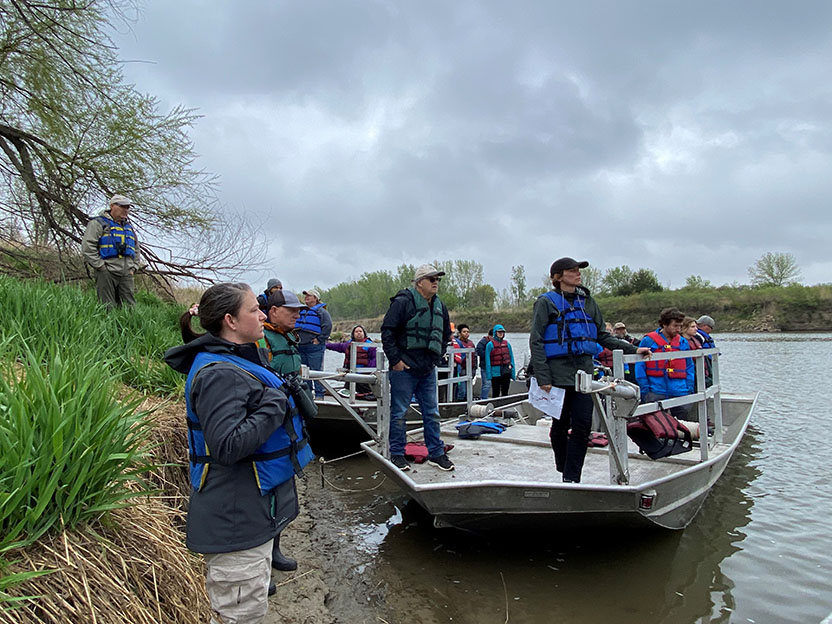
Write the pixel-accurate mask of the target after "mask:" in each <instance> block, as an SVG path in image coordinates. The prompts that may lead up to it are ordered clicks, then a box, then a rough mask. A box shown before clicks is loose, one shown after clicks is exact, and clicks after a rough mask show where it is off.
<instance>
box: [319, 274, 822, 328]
mask: <svg viewBox="0 0 832 624" xmlns="http://www.w3.org/2000/svg"><path fill="white" fill-rule="evenodd" d="M440 297H441V293H440ZM598 303H599V305H600V307H601V311H602V312H603V314H604V320H605V321H609V322H610V323H617V322H619V321H623V322H624V323H626V324H627V329H628V330H629V331H630V332H631V333H644V332H648V331H650V330H652V329H654V328H655V327H656V324H657V322H658V317H659V313H660V312H661V310H662V309H663V308H667V307H677V308H679V309H680V310H682V311H683V312H684V313H685V314H688V315H689V316H693V317H694V318H696V317H699V316H700V315H702V314H707V315H709V316H712V317H713V318H714V319H715V320H716V323H717V327H716V331H717V332H781V331H828V330H829V328H830V327H832V286H830V285H822V286H787V287H784V288H747V287H738V288H727V287H723V288H709V289H704V290H687V289H682V290H669V291H663V292H657V293H644V294H639V295H631V296H629V297H599V298H598ZM532 305H533V304H532V303H529V304H528V305H526V306H524V307H521V308H514V309H510V310H500V311H492V310H489V311H485V310H482V311H480V310H475V311H451V321H453V322H454V323H455V324H459V323H466V324H467V325H468V326H470V327H471V331H472V332H475V333H484V332H486V331H488V329H489V328H491V327H493V326H494V325H495V324H496V323H500V324H502V325H503V326H504V327H505V328H506V330H507V331H510V332H527V331H530V329H531V319H532ZM382 318H383V317H382V316H378V317H375V318H368V319H358V320H352V319H350V320H344V319H337V320H334V321H333V326H334V329H335V330H337V331H342V332H345V333H347V334H348V333H349V331H350V330H351V329H352V327H354V326H355V325H356V324H360V325H363V326H364V328H365V329H366V330H367V331H368V332H378V331H381V321H382Z"/></svg>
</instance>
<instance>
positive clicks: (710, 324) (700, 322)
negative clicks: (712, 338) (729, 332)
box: [696, 314, 716, 327]
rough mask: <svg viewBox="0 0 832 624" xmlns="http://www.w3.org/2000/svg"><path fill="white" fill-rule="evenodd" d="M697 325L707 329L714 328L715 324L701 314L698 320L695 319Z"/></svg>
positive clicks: (712, 320) (708, 317)
mask: <svg viewBox="0 0 832 624" xmlns="http://www.w3.org/2000/svg"><path fill="white" fill-rule="evenodd" d="M696 324H697V325H707V326H708V327H716V322H715V321H714V319H713V318H711V317H710V316H708V315H707V314H703V315H702V316H700V317H699V318H698V319H696Z"/></svg>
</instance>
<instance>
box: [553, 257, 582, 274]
mask: <svg viewBox="0 0 832 624" xmlns="http://www.w3.org/2000/svg"><path fill="white" fill-rule="evenodd" d="M588 266H589V262H587V261H586V260H582V261H580V262H578V261H577V260H575V259H573V258H558V259H557V260H555V261H554V262H553V263H552V266H551V268H550V269H549V277H554V276H555V273H561V272H563V271H567V270H569V269H574V268H576V267H577V268H579V269H585V268H587V267H588Z"/></svg>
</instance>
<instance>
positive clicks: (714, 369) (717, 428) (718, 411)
mask: <svg viewBox="0 0 832 624" xmlns="http://www.w3.org/2000/svg"><path fill="white" fill-rule="evenodd" d="M711 374H712V375H713V379H714V386H715V387H716V393H715V394H714V443H715V444H719V443H720V442H722V396H721V391H722V385H721V383H720V381H719V353H714V354H713V355H712V356H711Z"/></svg>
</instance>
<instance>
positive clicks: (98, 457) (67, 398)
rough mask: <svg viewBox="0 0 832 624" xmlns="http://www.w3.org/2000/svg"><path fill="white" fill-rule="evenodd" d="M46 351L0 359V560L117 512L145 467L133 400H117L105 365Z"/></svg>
mask: <svg viewBox="0 0 832 624" xmlns="http://www.w3.org/2000/svg"><path fill="white" fill-rule="evenodd" d="M48 351H51V353H48V354H47V349H41V350H38V351H35V350H32V349H29V348H26V349H24V357H23V358H22V360H18V361H12V360H10V359H9V358H4V359H3V360H2V361H3V365H2V368H1V369H0V555H2V553H3V552H5V551H7V550H9V549H10V548H15V547H19V546H22V545H26V544H29V543H32V542H33V541H34V540H36V539H37V538H38V537H40V536H41V535H42V534H43V533H44V532H45V531H48V530H49V529H51V528H53V527H55V526H59V525H65V526H73V525H75V524H76V523H79V522H84V521H87V520H90V519H93V518H97V517H99V516H101V515H102V514H103V513H104V512H106V511H108V510H110V509H113V508H115V507H117V506H119V505H122V504H123V503H124V501H126V500H127V499H128V498H130V497H133V496H136V495H138V494H139V493H141V491H142V487H138V488H137V487H132V488H128V487H126V484H127V483H128V482H138V483H139V484H140V485H141V483H142V482H141V473H142V472H143V471H145V470H147V469H149V467H150V466H149V463H148V459H147V458H146V457H145V454H144V452H145V451H143V450H142V445H143V441H144V439H145V435H146V431H145V430H146V428H147V421H146V420H145V419H144V413H142V412H137V410H136V408H137V407H138V405H139V402H140V399H138V398H137V399H132V400H128V401H124V400H117V397H116V390H117V388H116V386H115V384H114V383H113V379H112V376H111V374H110V372H109V364H110V363H109V362H107V361H102V360H101V359H99V358H98V357H97V353H96V352H94V351H88V352H86V353H78V352H75V353H73V357H65V356H63V355H62V353H61V352H60V350H59V349H50V350H48ZM79 356H80V357H79Z"/></svg>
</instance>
